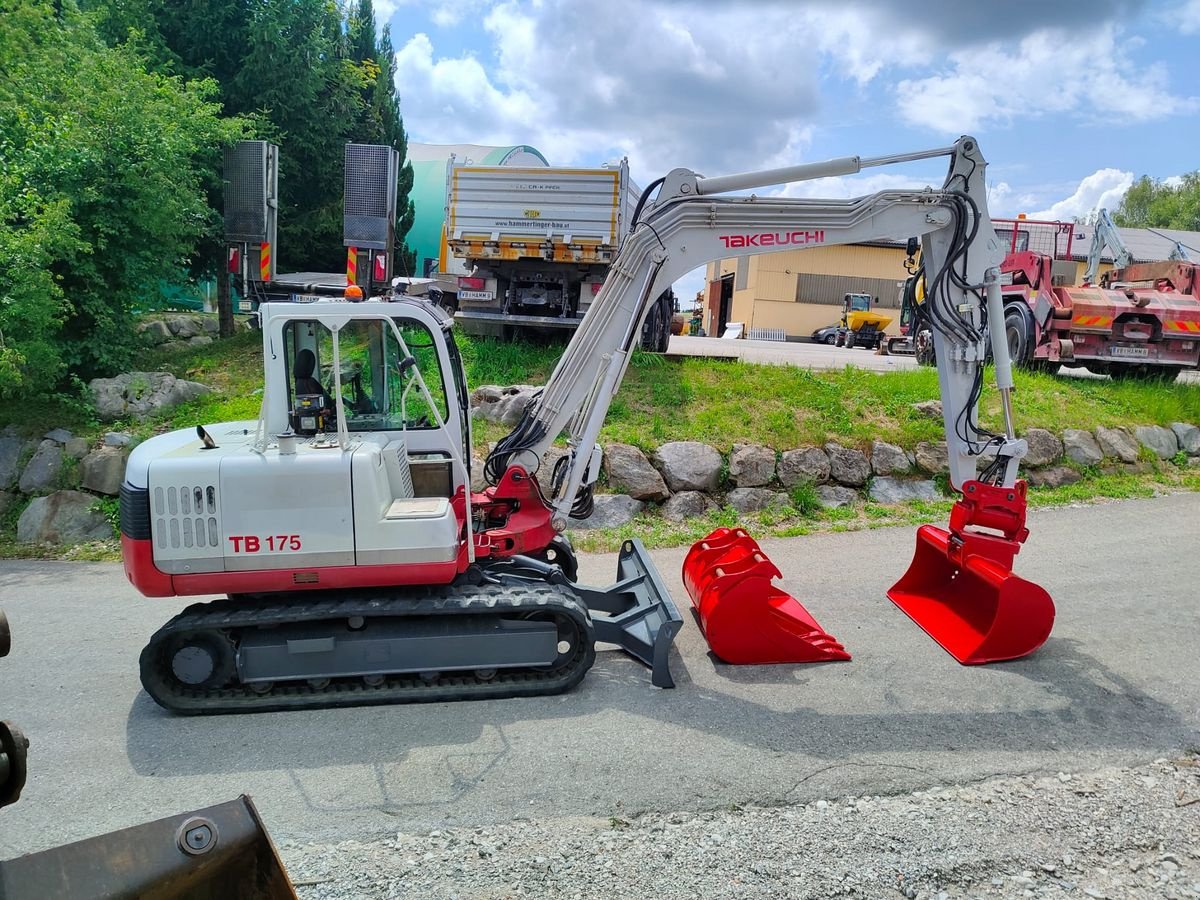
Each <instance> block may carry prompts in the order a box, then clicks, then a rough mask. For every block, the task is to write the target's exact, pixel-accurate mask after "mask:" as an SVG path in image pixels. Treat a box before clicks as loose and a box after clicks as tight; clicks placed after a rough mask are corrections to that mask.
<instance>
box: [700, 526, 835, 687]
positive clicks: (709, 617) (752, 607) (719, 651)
mask: <svg viewBox="0 0 1200 900" xmlns="http://www.w3.org/2000/svg"><path fill="white" fill-rule="evenodd" d="M782 577H783V576H782V575H781V574H780V572H779V569H778V568H776V566H775V564H774V563H773V562H771V561H770V560H769V559H767V557H766V554H764V553H763V552H762V550H761V549H760V548H759V546H758V544H757V543H756V542H755V541H754V539H753V538H752V537H750V535H748V534H747V533H746V532H745V531H743V530H742V529H740V528H718V529H717V530H716V531H714V532H713V533H712V534H710V535H709V536H708V537H706V538H704V540H702V541H698V542H697V543H695V544H694V545H692V549H691V550H689V551H688V555H687V557H686V558H685V559H684V561H683V584H684V587H686V588H687V592H688V596H689V597H691V598H692V606H694V607H695V608H696V611H697V612H698V613H699V616H700V628H701V630H702V631H703V632H704V636H705V638H706V639H707V640H708V646H709V647H711V648H712V651H713V653H715V654H716V655H717V657H718V658H720V659H722V660H723V661H725V662H727V663H734V664H739V665H747V664H770V663H803V662H826V661H831V660H838V659H849V658H850V654H849V653H847V652H846V649H845V648H844V647H843V646H842V645H841V644H839V643H838V642H837V641H836V640H835V639H834V638H833V637H832V636H831V635H829V634H828V633H826V631H825V629H823V628H822V627H821V626H820V625H818V624H817V621H816V619H814V618H813V617H812V615H810V614H809V612H808V610H806V609H805V608H804V607H803V606H801V605H800V601H798V600H797V599H796V598H795V597H793V596H792V595H791V594H788V593H786V592H785V591H782V590H780V589H779V588H777V587H776V586H775V585H773V584H771V579H772V578H782Z"/></svg>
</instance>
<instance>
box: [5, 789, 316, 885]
mask: <svg viewBox="0 0 1200 900" xmlns="http://www.w3.org/2000/svg"><path fill="white" fill-rule="evenodd" d="M0 897H3V898H5V900H45V898H48V897H56V898H60V900H84V898H89V900H90V898H93V897H111V898H118V897H121V898H123V897H129V898H133V897H137V898H141V900H169V898H170V900H174V898H185V897H186V898H220V900H296V892H295V891H294V890H293V889H292V884H291V881H290V880H289V879H288V875H287V870H286V869H284V867H283V862H282V861H281V860H280V859H279V854H278V853H277V852H276V850H275V845H274V844H273V843H272V842H271V838H270V837H269V836H268V835H267V832H266V829H265V828H263V824H262V821H261V820H260V819H259V817H258V811H257V810H256V809H255V808H254V804H253V803H252V802H251V801H250V798H249V797H247V796H246V795H244V794H243V795H242V796H241V797H239V798H238V799H237V800H230V801H229V802H228V803H221V804H219V805H217V806H209V807H207V808H205V809H201V810H197V811H196V812H191V813H183V814H181V815H177V816H169V817H168V818H165V819H159V820H158V821H155V822H146V823H145V824H142V825H134V826H133V827H132V828H125V829H122V830H121V831H114V832H112V833H111V834H102V835H100V836H99V837H94V838H87V839H86V840H82V841H76V842H75V843H73V844H66V845H65V846H62V847H55V848H53V849H51V850H43V851H42V852H40V853H31V854H29V855H28V856H20V857H17V858H16V859H13V860H9V861H7V862H0Z"/></svg>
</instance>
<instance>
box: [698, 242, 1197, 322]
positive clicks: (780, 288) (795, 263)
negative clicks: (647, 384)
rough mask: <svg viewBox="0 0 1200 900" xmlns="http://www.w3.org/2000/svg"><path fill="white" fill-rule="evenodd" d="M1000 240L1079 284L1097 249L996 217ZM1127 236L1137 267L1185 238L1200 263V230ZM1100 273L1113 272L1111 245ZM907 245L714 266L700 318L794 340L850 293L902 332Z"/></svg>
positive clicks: (824, 250)
mask: <svg viewBox="0 0 1200 900" xmlns="http://www.w3.org/2000/svg"><path fill="white" fill-rule="evenodd" d="M994 223H995V225H996V231H997V235H998V236H999V237H1000V238H1001V240H1002V241H1003V242H1005V243H1006V244H1008V245H1009V246H1010V247H1014V248H1015V249H1018V250H1024V249H1029V250H1035V251H1038V252H1041V253H1048V254H1050V255H1052V256H1054V257H1056V258H1058V259H1069V260H1072V261H1073V262H1075V264H1076V277H1075V283H1076V284H1078V283H1080V282H1081V281H1082V280H1083V273H1084V270H1085V269H1086V268H1087V258H1088V252H1089V250H1090V249H1091V244H1092V236H1093V229H1092V227H1091V226H1090V225H1081V224H1072V223H1059V222H1035V221H1030V220H1004V219H996V220H994ZM1118 231H1120V233H1121V239H1122V240H1123V241H1124V242H1125V246H1126V247H1127V248H1128V250H1129V252H1130V253H1131V254H1132V255H1133V258H1134V261H1135V262H1153V261H1155V260H1162V259H1167V258H1168V257H1169V256H1170V254H1171V251H1172V250H1173V249H1174V248H1175V243H1176V241H1178V242H1179V243H1181V244H1182V245H1183V246H1184V248H1185V249H1186V250H1187V251H1188V253H1189V255H1190V256H1191V258H1192V259H1195V260H1197V261H1200V232H1195V231H1173V230H1170V229H1150V228H1120V229H1118ZM1100 258H1101V264H1100V273H1101V274H1102V273H1104V272H1106V271H1107V270H1108V269H1111V268H1112V260H1113V256H1112V253H1111V251H1110V250H1108V249H1107V248H1106V249H1105V251H1104V252H1103V253H1102V254H1101V257H1100ZM904 259H905V254H904V244H903V242H891V241H880V242H875V243H870V244H849V245H845V246H836V247H819V248H814V249H812V250H786V251H782V252H779V253H768V254H763V255H760V256H751V257H746V258H744V259H725V260H721V261H720V262H717V263H710V264H709V266H708V270H707V273H706V274H707V277H706V283H707V288H706V290H705V293H704V312H703V315H702V319H701V321H702V322H703V325H704V329H705V331H706V332H707V333H708V334H710V335H714V336H717V335H720V334H721V333H722V332H723V331H724V329H725V324H726V323H728V322H742V323H743V324H744V325H745V327H746V330H747V331H749V329H751V328H773V329H782V330H783V331H784V332H785V333H786V334H787V336H788V339H789V340H794V339H799V338H807V337H808V336H809V335H810V334H811V333H812V332H813V331H815V330H816V329H818V328H823V327H825V326H826V325H832V324H835V323H836V322H837V321H838V320H839V319H840V318H841V310H842V298H843V296H844V295H845V294H848V293H862V294H870V295H871V296H872V297H877V298H878V301H879V302H878V306H879V308H880V309H881V310H883V311H885V313H886V311H887V310H895V314H894V316H893V319H892V322H891V324H890V325H889V326H888V327H887V331H888V333H889V334H898V333H899V331H900V292H901V289H902V288H903V285H904V279H905V278H907V277H908V273H907V271H906V270H905V268H904Z"/></svg>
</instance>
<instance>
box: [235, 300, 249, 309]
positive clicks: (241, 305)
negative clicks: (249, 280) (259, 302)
mask: <svg viewBox="0 0 1200 900" xmlns="http://www.w3.org/2000/svg"><path fill="white" fill-rule="evenodd" d="M238 312H250V301H249V300H239V301H238Z"/></svg>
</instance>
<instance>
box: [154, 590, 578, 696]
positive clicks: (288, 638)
mask: <svg viewBox="0 0 1200 900" xmlns="http://www.w3.org/2000/svg"><path fill="white" fill-rule="evenodd" d="M548 623H549V624H548ZM381 627H382V630H386V631H387V635H386V636H387V637H389V638H392V639H396V638H399V639H400V640H409V641H413V642H416V645H417V646H421V644H420V642H421V641H422V639H423V638H429V639H430V643H428V644H427V645H426V646H430V647H434V648H435V649H434V650H433V651H432V658H433V660H434V661H433V663H432V664H430V665H429V667H428V668H426V669H424V670H423V671H420V672H413V671H405V672H400V673H386V672H384V671H383V669H382V668H381V669H379V670H377V671H372V672H369V673H367V674H363V673H362V672H361V671H359V672H357V673H339V672H330V671H329V669H328V667H327V666H326V667H325V668H321V663H320V657H321V656H322V653H321V652H320V651H322V650H325V649H326V648H327V647H332V646H333V645H334V643H335V641H336V638H335V637H333V635H336V634H342V635H350V634H352V632H350V631H348V630H347V629H348V628H349V629H353V630H354V631H357V632H361V633H363V634H368V633H369V630H370V629H372V628H376V629H380V628H381ZM405 629H412V631H413V633H412V634H405V633H404V630H405ZM508 633H512V634H513V635H514V637H516V638H518V639H519V638H521V637H522V634H523V633H524V634H532V636H533V639H534V640H535V641H537V642H539V643H540V644H541V645H543V646H544V645H545V644H546V643H547V641H549V643H550V646H551V647H553V648H554V649H552V650H551V651H550V654H551V657H552V658H551V659H550V660H549V661H546V662H543V663H542V664H538V665H523V666H518V665H511V664H506V665H508V666H509V667H493V666H491V664H490V663H484V664H481V665H480V666H479V667H478V668H469V667H467V665H466V664H464V660H463V659H462V654H461V652H456V650H457V648H460V647H461V646H462V645H463V644H464V642H469V641H470V640H471V639H472V638H478V637H479V636H480V635H481V634H482V635H484V636H485V639H491V640H493V642H494V641H495V639H496V637H497V636H500V637H499V640H500V642H504V641H505V637H503V636H501V635H505V634H508ZM263 635H266V636H267V639H268V640H271V641H274V642H275V643H277V644H279V646H280V648H282V647H295V646H297V645H301V649H302V653H301V654H300V655H297V656H291V657H288V656H286V654H287V653H290V652H292V650H283V651H281V652H283V653H284V654H285V659H287V660H288V661H296V660H299V661H300V663H301V664H303V663H304V662H305V661H306V660H307V659H312V660H313V663H312V664H313V665H314V666H315V668H314V669H313V670H312V672H311V673H310V674H311V677H305V674H304V673H298V672H292V673H291V674H289V675H288V676H287V678H286V679H285V680H262V679H261V678H260V679H259V680H257V681H253V680H247V681H243V680H242V677H241V673H242V671H243V667H244V663H245V661H246V656H247V651H248V650H253V648H254V645H255V644H256V643H261V641H262V640H263V638H262V636H263ZM452 644H453V645H454V648H453V649H452V648H451V645H452ZM304 645H307V646H308V647H313V648H316V652H312V653H311V655H310V656H305V655H304V649H305V648H304ZM493 646H498V644H495V643H493ZM442 647H444V648H447V649H446V650H445V651H444V652H445V659H446V662H447V668H446V669H445V670H439V669H438V668H437V665H436V659H437V654H438V653H439V652H442V651H440V650H438V649H436V648H442ZM272 649H275V648H272ZM426 656H427V657H428V656H429V654H426ZM595 657H596V651H595V632H594V628H593V625H592V619H591V616H590V614H589V612H588V610H587V607H586V606H585V605H584V604H583V603H582V602H581V601H580V600H579V599H578V598H577V597H576V596H575V594H574V593H573V592H572V591H571V590H570V589H569V588H565V587H562V586H559V585H551V584H537V583H533V584H520V585H504V584H484V585H478V586H475V585H461V586H447V587H444V588H426V589H422V590H419V591H411V592H403V593H401V592H393V593H390V594H389V593H386V592H338V593H337V594H321V595H319V596H314V595H312V594H304V593H296V594H288V595H271V596H269V597H266V598H254V599H222V600H216V601H213V602H210V603H200V604H195V605H192V606H189V607H188V608H187V609H185V610H184V611H183V612H181V613H180V614H179V615H177V616H176V617H175V618H174V619H172V620H171V621H170V622H168V623H167V624H166V625H164V626H163V627H162V628H160V629H159V630H158V631H157V632H155V634H154V635H153V636H152V637H151V639H150V642H149V643H148V644H147V645H146V647H145V648H144V649H143V650H142V655H141V677H142V685H143V686H144V687H145V689H146V692H147V693H149V694H150V696H151V697H152V698H153V699H154V700H155V702H157V703H158V704H159V705H161V706H163V707H165V708H166V709H169V710H171V711H172V712H175V713H180V714H185V715H188V714H191V715H204V714H213V713H241V712H254V711H268V710H284V709H316V708H325V707H336V706H361V705H365V704H381V703H414V702H415V703H431V702H440V701H448V700H471V699H498V698H504V697H526V696H535V695H541V694H557V693H561V692H563V691H567V690H570V689H571V688H572V687H574V686H575V685H577V684H578V683H579V682H580V681H581V680H582V679H583V677H584V675H585V674H586V673H587V671H588V669H590V668H591V666H592V663H593V662H594V661H595ZM210 670H211V671H210ZM181 671H182V673H183V674H182V676H181V675H180V673H181ZM205 673H209V674H207V675H205ZM201 675H205V677H200V676H201Z"/></svg>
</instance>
